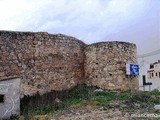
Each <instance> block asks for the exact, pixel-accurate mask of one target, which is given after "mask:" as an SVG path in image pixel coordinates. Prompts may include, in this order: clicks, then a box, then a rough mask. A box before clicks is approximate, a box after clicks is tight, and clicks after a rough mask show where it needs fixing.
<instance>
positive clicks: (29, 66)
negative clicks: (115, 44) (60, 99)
mask: <svg viewBox="0 0 160 120" xmlns="http://www.w3.org/2000/svg"><path fill="white" fill-rule="evenodd" d="M84 47H85V44H84V43H83V42H81V41H79V40H77V39H76V38H74V37H70V36H66V35H62V34H55V35H51V34H48V33H44V32H38V33H31V32H9V31H0V80H3V79H9V78H14V77H21V94H22V95H34V94H36V93H37V92H38V93H40V94H43V93H46V92H49V91H51V90H63V89H68V88H71V87H73V86H75V85H77V84H80V83H84V82H83V80H84V78H83V76H84V70H83V69H84V67H83V63H84V57H83V56H84Z"/></svg>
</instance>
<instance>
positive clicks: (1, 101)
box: [0, 94, 4, 103]
mask: <svg viewBox="0 0 160 120" xmlns="http://www.w3.org/2000/svg"><path fill="white" fill-rule="evenodd" d="M0 103H4V95H2V94H0Z"/></svg>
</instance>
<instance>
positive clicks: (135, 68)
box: [126, 63, 139, 89]
mask: <svg viewBox="0 0 160 120" xmlns="http://www.w3.org/2000/svg"><path fill="white" fill-rule="evenodd" d="M126 74H127V75H128V87H129V89H131V75H135V76H137V75H139V65H138V64H133V63H126Z"/></svg>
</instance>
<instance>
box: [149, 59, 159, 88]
mask: <svg viewBox="0 0 160 120" xmlns="http://www.w3.org/2000/svg"><path fill="white" fill-rule="evenodd" d="M147 82H151V83H152V85H151V90H154V89H158V90H160V60H158V62H155V63H153V64H150V68H149V70H148V71H147Z"/></svg>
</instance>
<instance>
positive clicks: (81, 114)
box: [52, 108, 129, 120]
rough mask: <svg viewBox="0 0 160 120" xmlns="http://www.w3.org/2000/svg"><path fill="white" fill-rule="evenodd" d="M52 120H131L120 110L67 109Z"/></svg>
mask: <svg viewBox="0 0 160 120" xmlns="http://www.w3.org/2000/svg"><path fill="white" fill-rule="evenodd" d="M52 120H129V117H128V116H126V115H125V114H123V113H122V112H121V111H120V110H119V109H106V110H105V109H103V108H99V109H94V110H85V109H67V110H63V111H61V112H58V113H57V114H55V115H54V116H53V118H52Z"/></svg>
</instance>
